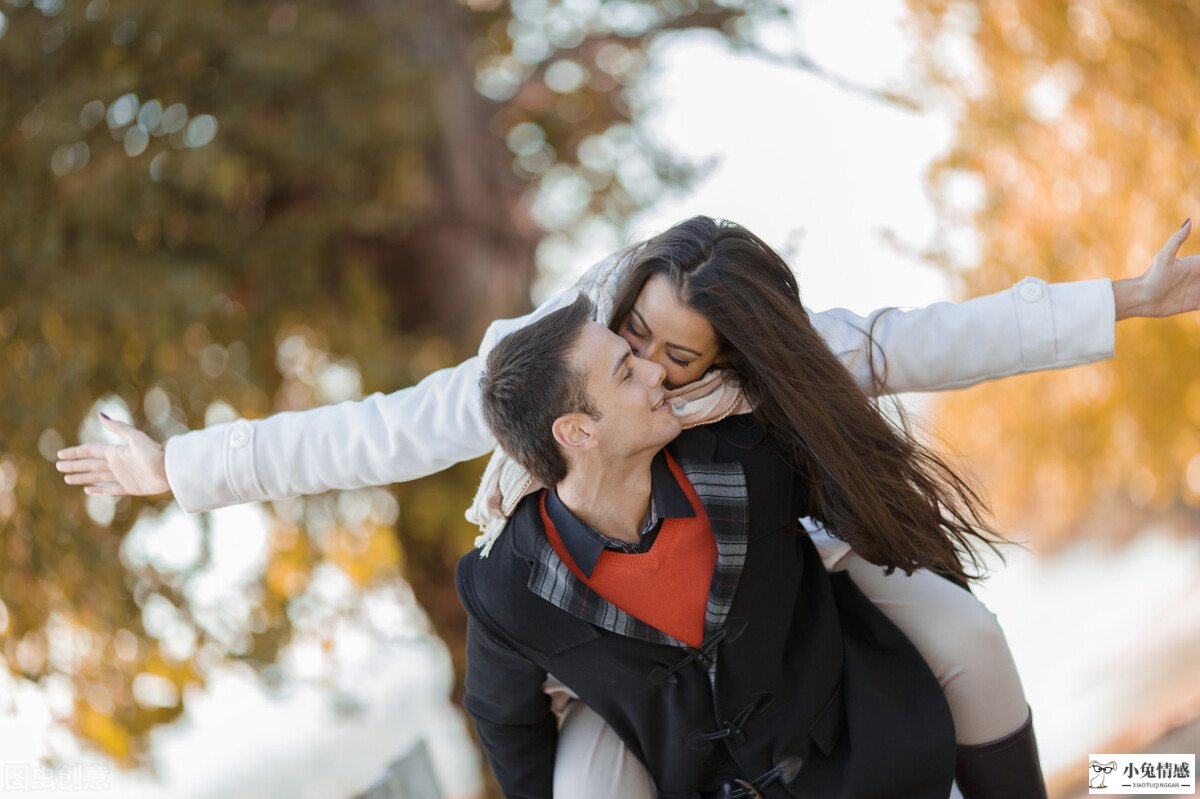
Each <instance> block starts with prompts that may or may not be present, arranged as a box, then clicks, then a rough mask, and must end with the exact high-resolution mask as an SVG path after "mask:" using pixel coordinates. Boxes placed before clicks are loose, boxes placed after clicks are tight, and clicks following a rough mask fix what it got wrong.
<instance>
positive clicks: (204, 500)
mask: <svg viewBox="0 0 1200 799" xmlns="http://www.w3.org/2000/svg"><path fill="white" fill-rule="evenodd" d="M1189 230H1190V225H1186V226H1185V227H1183V228H1181V229H1180V230H1179V231H1178V232H1176V234H1175V235H1173V236H1172V237H1171V239H1170V240H1168V242H1167V244H1166V245H1165V246H1164V247H1163V249H1162V250H1160V251H1159V253H1158V255H1156V256H1155V260H1154V262H1153V263H1152V265H1151V267H1150V269H1148V270H1147V271H1146V272H1145V273H1144V274H1143V275H1141V276H1139V277H1137V278H1131V279H1129V280H1118V281H1115V282H1113V281H1109V280H1107V279H1103V280H1088V281H1081V282H1077V283H1057V284H1047V283H1044V282H1043V281H1040V280H1037V279H1033V278H1027V279H1025V280H1022V281H1020V282H1019V283H1017V284H1016V286H1014V287H1013V288H1011V289H1008V290H1005V291H1001V292H998V293H996V294H992V295H989V296H986V297H980V298H977V299H973V300H968V301H966V302H963V303H957V304H956V303H936V304H934V305H931V306H929V307H927V308H922V309H918V310H914V311H895V310H884V311H876V312H875V313H873V314H871V315H870V316H868V317H862V316H857V315H855V314H852V313H850V312H849V311H845V310H843V309H834V310H832V311H825V312H822V313H815V314H813V315H812V319H813V323H814V325H816V326H817V328H818V330H820V331H821V333H822V334H823V335H824V336H825V338H826V340H827V341H829V343H830V346H831V347H832V348H833V349H834V351H835V352H837V353H838V355H839V356H840V357H841V358H842V359H843V361H845V362H846V364H847V366H848V367H849V368H850V369H851V371H852V372H853V373H854V374H855V375H856V376H857V377H858V378H859V380H860V382H861V383H862V384H863V385H867V384H868V381H869V379H868V376H867V375H868V370H867V361H866V353H867V352H868V345H867V335H866V334H867V331H868V330H869V329H870V325H871V323H872V322H873V321H876V319H878V322H877V324H876V325H875V329H874V336H875V344H876V346H877V348H878V349H877V352H876V357H877V358H878V353H879V352H880V351H881V352H883V353H885V354H886V356H887V367H888V368H887V372H886V378H887V385H886V388H885V390H886V391H891V392H900V391H915V390H925V391H932V390H937V389H947V388H958V387H962V386H967V385H971V384H973V383H977V382H980V381H983V380H989V379H995V378H999V377H1004V376H1006V375H1009V374H1016V373H1019V372H1028V371H1033V370H1036V369H1049V368H1059V367H1065V366H1074V365H1076V364H1081V363H1087V362H1089V361H1094V360H1098V359H1101V358H1105V357H1109V356H1111V355H1112V353H1113V323H1114V320H1115V319H1120V318H1124V317H1126V316H1135V315H1136V316H1166V315H1170V314H1173V313H1179V312H1182V311H1188V310H1195V309H1196V308H1197V307H1200V256H1188V257H1185V258H1176V253H1177V252H1178V250H1179V246H1180V245H1181V244H1182V243H1183V240H1184V239H1185V238H1186V237H1187V232H1188V231H1189ZM616 264H617V261H616V260H615V259H613V258H610V259H606V260H605V261H603V262H601V263H600V264H597V265H596V266H594V267H593V268H592V269H591V270H589V271H588V273H587V274H586V275H585V276H584V277H583V278H581V280H580V283H579V284H578V285H579V286H580V287H582V288H585V289H586V290H588V292H589V294H593V295H597V296H594V297H593V299H600V297H599V296H598V295H599V294H600V293H603V292H605V291H609V292H611V290H612V288H613V287H614V286H615V283H616V282H617V278H619V275H618V274H617V272H616V271H615V270H616ZM574 294H575V290H574V289H571V290H568V291H566V292H563V293H561V294H559V295H557V296H555V297H554V298H552V299H550V300H548V301H546V302H545V303H543V304H542V305H541V306H540V307H539V308H538V309H537V310H535V311H533V312H532V313H531V314H528V315H526V316H523V317H520V318H517V319H509V320H501V321H497V322H495V323H493V324H492V325H491V327H489V328H488V332H487V334H486V335H485V336H484V340H483V343H482V345H481V347H480V351H479V354H478V355H477V356H475V357H473V358H471V359H469V360H467V361H465V362H464V363H462V364H460V365H459V366H456V367H453V368H450V369H443V370H439V371H438V372H435V373H433V374H431V375H430V376H429V377H427V378H425V380H423V381H421V382H420V383H418V384H417V385H415V386H412V387H410V388H405V389H401V390H399V391H395V392H392V393H390V394H382V393H379V392H377V393H375V394H372V395H370V396H369V397H367V398H366V399H363V400H358V401H347V402H342V403H338V404H336V405H327V406H323V407H320V408H314V409H311V410H306V411H286V412H282V413H277V414H274V415H272V416H268V417H266V418H263V419H253V420H248V419H239V420H237V421H234V422H226V423H223V424H217V425H213V426H211V427H207V428H204V429H202V430H193V431H190V432H188V433H183V434H181V435H177V436H173V437H171V438H170V439H168V440H167V442H166V445H165V447H164V446H163V445H160V444H158V443H157V442H154V441H153V440H152V439H151V438H150V437H149V436H147V435H146V434H145V433H143V432H141V431H139V430H137V429H136V428H132V427H129V426H128V425H122V424H121V423H116V424H115V425H114V424H110V425H109V427H110V428H112V429H115V430H116V431H117V432H118V433H119V434H120V435H121V437H122V438H123V439H124V441H123V443H122V444H100V443H95V444H82V445H79V446H75V447H69V448H66V449H64V450H62V451H60V452H59V461H58V469H59V471H61V472H64V473H66V474H65V479H66V480H67V482H70V483H72V484H75V485H83V486H85V487H86V488H85V490H86V491H87V492H88V493H92V494H109V495H115V496H124V495H136V496H150V495H156V494H161V493H165V492H166V491H170V492H171V493H173V494H174V495H175V499H176V500H177V501H178V502H179V504H180V506H181V507H182V508H183V509H184V510H185V511H187V512H188V513H198V512H200V511H206V510H212V509H214V508H219V507H224V506H226V505H233V504H237V503H239V502H250V501H262V500H268V499H271V500H276V499H286V498H289V497H294V496H298V495H300V494H314V493H320V492H323V491H328V490H331V489H337V488H341V489H347V488H361V487H365V486H369V485H384V484H387V483H393V482H400V481H404V480H412V479H416V478H418V477H423V476H425V475H428V474H432V473H434V472H437V471H440V470H441V469H444V468H446V467H447V466H449V465H451V464H453V463H456V462H458V461H462V460H468V459H470V458H474V457H477V456H479V455H482V454H484V453H486V452H487V451H489V450H490V449H491V448H492V447H493V446H495V442H494V441H493V440H492V437H491V435H490V434H489V433H488V431H487V428H486V425H485V424H484V422H483V420H482V417H481V414H480V411H479V402H478V387H477V385H476V380H477V378H478V376H479V372H480V370H481V369H482V368H483V367H482V364H483V358H484V357H485V356H486V354H487V352H488V351H489V350H490V348H491V347H492V346H493V345H494V344H495V342H496V341H497V340H498V339H499V338H500V337H502V336H503V335H505V334H507V333H508V332H510V331H511V330H514V329H516V328H518V327H521V326H523V325H525V324H528V323H529V322H530V321H532V320H533V319H534V318H537V317H539V316H541V315H543V314H546V313H549V312H550V311H552V310H554V309H555V308H557V307H559V306H560V305H561V304H562V303H563V302H567V301H570V299H573V297H574ZM609 299H610V300H611V297H610V298H609ZM600 304H601V305H602V307H603V306H604V303H600ZM608 307H611V303H609V304H608ZM880 317H881V318H880ZM118 428H119V429H118Z"/></svg>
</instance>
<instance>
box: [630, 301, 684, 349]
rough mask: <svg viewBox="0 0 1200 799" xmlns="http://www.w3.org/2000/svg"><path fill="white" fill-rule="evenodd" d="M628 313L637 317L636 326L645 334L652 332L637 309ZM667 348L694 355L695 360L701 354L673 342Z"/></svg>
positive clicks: (669, 342)
mask: <svg viewBox="0 0 1200 799" xmlns="http://www.w3.org/2000/svg"><path fill="white" fill-rule="evenodd" d="M629 312H630V313H631V314H633V315H634V316H636V317H637V319H638V324H640V325H641V326H642V329H643V330H645V331H646V332H647V333H653V332H654V331H653V330H651V329H650V325H648V324H646V317H644V316H642V315H641V313H639V312H638V309H637V308H630V309H629ZM667 346H668V347H670V348H671V349H673V350H683V351H684V352H690V353H691V354H692V355H695V356H696V357H697V358H699V357H701V354H700V353H699V352H697V351H696V350H694V349H692V348H691V347H685V346H683V345H682V344H676V343H674V342H671V341H668V342H667Z"/></svg>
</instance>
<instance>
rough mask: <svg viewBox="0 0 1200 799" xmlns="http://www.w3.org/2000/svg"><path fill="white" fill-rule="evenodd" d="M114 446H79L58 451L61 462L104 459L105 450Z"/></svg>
mask: <svg viewBox="0 0 1200 799" xmlns="http://www.w3.org/2000/svg"><path fill="white" fill-rule="evenodd" d="M111 446H112V444H77V445H76V446H74V447H67V448H66V449H60V450H59V451H58V459H59V460H60V461H73V460H79V459H80V458H103V457H104V449H105V448H106V447H111Z"/></svg>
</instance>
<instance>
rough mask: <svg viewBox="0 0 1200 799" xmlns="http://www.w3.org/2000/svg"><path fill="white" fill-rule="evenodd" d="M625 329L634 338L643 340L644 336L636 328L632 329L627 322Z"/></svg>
mask: <svg viewBox="0 0 1200 799" xmlns="http://www.w3.org/2000/svg"><path fill="white" fill-rule="evenodd" d="M625 329H626V330H628V331H629V333H630V335H632V336H634V337H635V338H645V336H643V335H642V333H641V331H640V330H638V329H637V328H636V327H634V326H633V325H632V324H630V323H629V322H626V323H625Z"/></svg>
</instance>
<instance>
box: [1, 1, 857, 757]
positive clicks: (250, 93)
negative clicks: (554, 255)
mask: <svg viewBox="0 0 1200 799" xmlns="http://www.w3.org/2000/svg"><path fill="white" fill-rule="evenodd" d="M779 12H780V10H779V9H778V8H776V7H775V5H774V4H773V2H771V0H730V1H729V2H728V3H727V4H725V3H716V2H710V0H657V1H654V2H652V1H650V0H621V1H619V2H604V3H601V2H599V0H564V1H563V2H556V1H555V2H552V1H551V0H512V2H511V3H510V2H502V0H467V1H466V2H462V3H456V2H451V0H408V2H405V3H389V2H383V1H382V0H354V2H349V3H340V4H336V5H329V4H325V5H322V4H300V3H294V2H259V3H227V2H216V1H215V0H198V2H193V3H186V4H180V3H160V2H152V1H151V0H111V2H110V0H90V1H89V2H83V0H78V1H77V2H70V3H68V2H65V0H33V2H30V0H8V2H7V4H6V5H4V6H3V9H2V10H0V180H2V181H3V185H4V187H5V189H4V191H3V192H0V286H2V287H3V288H2V290H0V365H2V367H0V368H2V370H3V371H2V372H0V374H2V378H0V431H2V433H0V552H2V557H0V634H2V635H3V654H4V660H5V663H6V665H7V667H8V669H9V670H10V672H11V673H12V674H14V675H16V676H18V677H19V678H22V679H26V680H30V681H36V682H38V683H40V684H42V685H43V686H44V687H45V688H46V690H47V693H48V694H51V695H52V697H53V698H54V700H55V701H54V702H53V703H52V704H53V706H54V707H55V708H56V713H57V714H58V718H59V721H60V722H61V724H62V725H64V726H65V727H66V728H67V729H69V730H71V731H72V732H73V733H75V735H76V736H77V738H78V739H79V740H81V741H83V742H85V743H87V744H90V745H92V746H95V747H97V748H99V749H100V750H102V751H104V752H106V753H107V754H109V755H111V756H112V757H113V758H115V759H116V761H117V762H119V763H121V764H124V765H135V764H142V765H149V761H148V760H147V758H146V757H145V755H146V734H147V733H148V732H149V731H150V730H151V729H153V728H154V727H155V726H156V725H159V724H161V723H164V722H167V721H170V720H172V719H174V718H176V717H177V716H178V715H179V714H180V713H181V712H182V708H183V703H184V699H185V693H184V689H185V688H187V687H188V686H202V685H203V684H204V681H205V677H206V675H207V674H208V673H209V672H210V671H211V669H212V668H213V667H214V666H216V665H219V664H221V663H226V662H229V661H230V660H231V659H237V660H241V661H244V662H245V663H247V664H249V665H250V666H252V667H254V668H255V669H256V670H257V671H258V672H259V673H260V674H261V675H262V676H263V677H264V678H266V679H267V680H268V681H272V680H275V679H278V676H279V673H280V672H279V668H278V667H277V666H276V665H275V663H276V660H277V658H278V656H279V654H280V652H281V650H282V648H283V647H284V646H285V645H287V644H288V643H289V642H291V641H293V640H295V639H296V637H297V636H299V635H301V634H303V635H305V636H308V637H309V638H312V639H315V640H317V641H319V642H320V644H321V645H322V646H323V647H325V648H328V645H329V642H330V638H329V636H330V634H331V633H330V632H329V630H328V629H323V627H322V625H323V623H324V622H323V621H322V619H323V618H324V617H322V616H321V615H320V614H319V613H315V612H314V610H313V607H314V603H315V604H319V602H320V596H319V594H320V592H317V591H315V590H311V589H313V587H314V586H315V585H317V584H318V583H321V582H322V581H325V582H328V580H330V579H335V578H334V577H331V576H330V575H340V577H337V578H336V579H341V580H343V581H345V582H348V583H349V584H350V585H352V586H353V587H355V588H357V589H360V590H361V589H366V588H369V587H371V586H378V585H380V584H386V583H388V581H394V580H396V579H397V577H398V575H401V574H403V575H404V576H405V577H406V578H407V579H408V580H409V581H410V583H411V584H412V585H413V587H414V589H415V591H416V594H417V596H418V598H419V599H420V601H421V603H422V605H423V606H424V607H425V609H426V610H427V611H428V612H429V614H430V616H431V618H432V619H433V621H434V624H435V626H436V627H437V628H438V630H439V632H441V633H442V634H443V635H444V636H445V637H446V638H447V640H449V641H450V643H451V644H452V648H453V649H455V650H456V651H457V650H459V649H461V647H459V646H458V645H457V644H458V642H460V641H461V637H462V629H463V619H462V615H461V610H460V608H459V605H458V601H457V598H456V596H455V593H454V588H453V580H452V574H453V567H454V564H455V563H456V561H457V558H458V556H459V555H460V554H461V552H463V551H464V550H465V549H466V548H467V547H469V546H470V541H471V539H472V537H473V535H474V532H475V531H473V530H472V529H470V528H469V526H468V525H467V523H466V522H465V521H464V520H463V518H462V511H463V508H464V507H465V505H466V503H467V501H468V500H469V497H470V495H471V493H472V491H473V490H474V487H475V485H476V481H477V479H478V474H479V468H480V465H479V464H468V465H466V466H464V467H462V468H459V469H455V470H451V471H450V472H449V473H447V474H445V475H439V476H436V477H432V478H428V479H426V480H423V481H419V482H417V483H413V484H409V485H404V486H396V487H392V488H386V489H367V490H364V491H361V492H341V493H336V494H332V495H323V496H318V497H309V498H302V499H298V500H293V501H289V502H284V503H277V504H273V505H271V506H269V507H266V508H264V511H265V514H266V517H267V518H266V524H267V527H268V530H269V536H268V540H267V542H266V546H265V549H266V551H267V556H266V558H265V562H263V563H261V564H258V565H257V566H255V567H253V568H251V569H250V570H249V571H248V572H247V574H248V575H249V576H248V577H246V578H245V580H244V581H243V582H241V583H238V584H236V585H233V586H231V587H230V586H227V587H225V588H224V589H222V591H218V592H217V596H216V597H215V598H214V597H213V595H212V594H213V591H212V590H211V585H210V582H211V580H212V575H211V574H209V573H208V568H209V565H210V564H211V563H212V557H211V556H212V550H213V544H214V542H213V535H212V533H211V531H210V530H209V526H208V523H207V517H206V516H205V517H201V518H202V520H203V524H202V530H201V535H200V537H199V538H198V539H197V541H196V542H195V546H194V547H191V548H190V549H189V548H188V546H184V547H182V550H183V554H180V547H178V546H176V547H175V548H174V551H173V553H167V552H163V551H156V549H155V546H153V545H151V544H149V543H147V542H148V541H149V540H150V538H148V537H147V535H146V534H145V530H146V529H147V525H148V526H149V527H153V526H154V525H153V522H154V520H155V518H156V517H157V516H158V514H159V513H160V512H161V511H162V510H164V509H165V508H166V506H167V504H168V503H164V502H161V501H143V500H140V499H138V500H131V499H128V498H124V499H121V500H117V501H114V500H113V499H111V498H108V497H101V496H87V495H85V494H83V493H82V492H81V491H80V490H79V489H78V488H75V487H71V486H67V485H64V484H63V482H62V479H61V475H59V474H58V473H57V472H56V471H55V470H54V466H53V461H54V460H55V453H56V451H57V450H59V449H60V448H62V447H63V446H65V445H68V444H73V443H76V442H77V441H81V440H83V441H86V440H98V439H101V438H102V437H103V436H102V433H101V430H100V428H99V426H98V424H97V422H96V418H95V411H96V410H97V408H98V407H105V408H108V409H109V410H115V409H116V408H121V409H123V410H124V411H125V413H126V415H127V418H129V419H130V420H131V421H132V423H133V424H135V425H136V426H138V427H140V428H142V429H144V430H147V431H148V432H150V433H151V434H152V435H155V436H157V437H158V438H160V439H165V438H167V437H169V436H171V435H174V434H177V433H180V432H183V431H185V430H187V429H192V428H197V427H201V426H204V425H205V424H208V423H212V422H216V421H223V420H226V419H230V418H233V417H234V416H236V415H241V416H245V417H250V418H254V417H260V416H263V415H267V414H270V413H272V412H275V411H280V410H290V409H302V408H307V407H311V406H313V405H317V404H322V403H329V402H337V401H341V400H345V399H353V398H357V397H361V396H363V395H364V394H365V393H370V392H373V391H376V390H384V391H390V390H393V389H395V388H397V387H400V386H404V385H408V384H411V383H413V382H415V381H416V380H418V379H419V378H420V377H422V376H423V375H424V374H426V373H428V372H429V371H431V370H433V369H435V368H438V367H441V366H444V365H448V364H450V363H453V362H455V361H456V360H457V359H459V358H460V357H461V356H462V355H463V354H464V353H465V352H468V351H470V350H471V349H473V347H474V345H475V343H476V341H477V338H478V336H479V334H480V332H481V331H482V330H483V327H484V326H485V325H486V323H487V322H488V321H490V320H491V319H493V318H495V317H498V316H507V315H511V314H513V313H516V312H521V311H523V310H525V309H526V308H527V307H528V303H529V287H530V282H531V279H532V277H533V273H534V263H535V258H534V254H535V247H536V245H537V243H538V241H539V240H540V238H541V237H542V236H543V235H544V233H545V231H547V230H552V231H560V232H561V231H569V230H571V229H572V226H574V225H577V224H579V223H580V221H581V220H584V219H585V218H588V216H589V215H600V216H602V217H604V218H606V219H607V220H609V221H610V222H611V223H612V224H614V225H617V226H619V225H620V224H621V223H622V222H623V221H624V220H625V219H626V218H627V217H628V216H629V215H630V213H631V212H633V211H634V210H636V209H638V208H640V207H642V206H644V205H645V204H646V203H649V202H651V201H653V200H654V199H655V198H656V197H658V196H659V195H660V194H661V193H662V192H663V191H665V190H667V189H669V188H670V187H672V186H676V185H679V184H680V183H681V182H683V181H686V180H687V179H688V178H689V177H690V175H691V174H692V168H691V167H690V166H689V165H687V164H681V163H678V162H677V161H676V160H675V159H672V158H671V157H670V156H669V155H668V154H666V153H663V152H661V151H660V150H659V149H658V148H657V147H656V146H655V144H654V142H653V141H650V140H648V137H647V136H646V134H645V133H644V132H643V131H642V129H641V128H640V127H639V125H638V123H637V119H638V113H639V105H638V103H639V101H638V98H637V94H636V92H635V91H634V89H635V87H636V82H637V79H638V77H639V75H641V74H642V73H643V72H644V70H645V69H646V68H647V64H648V63H649V62H648V58H649V53H650V48H651V46H652V44H653V42H654V41H655V40H656V39H657V37H659V36H661V35H663V34H664V33H668V32H671V31H675V30H684V29H706V30H710V31H712V32H713V33H714V35H718V36H721V37H723V38H724V40H725V41H728V42H730V43H731V45H732V46H737V47H745V48H751V49H757V45H755V43H754V37H753V26H752V25H751V24H750V22H751V21H755V20H756V21H758V22H764V21H769V20H771V19H776V18H778V15H779ZM764 24H765V22H764ZM771 55H772V57H776V58H778V57H784V58H792V59H793V62H794V63H795V64H796V65H797V66H799V67H801V68H804V69H810V70H814V71H819V70H817V68H816V66H815V65H813V64H811V63H809V62H807V61H806V60H804V59H803V57H802V56H801V55H797V54H786V53H785V54H780V53H772V54H771ZM850 88H854V87H850ZM212 468H219V465H216V464H214V465H212ZM410 500H411V501H410ZM249 534H250V532H249V531H248V532H247V535H249ZM172 535H173V536H175V535H178V536H183V535H184V533H183V532H179V533H175V532H174V531H172ZM181 540H182V539H181ZM206 586H208V587H207V588H206ZM314 619H315V621H314Z"/></svg>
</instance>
